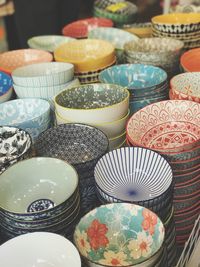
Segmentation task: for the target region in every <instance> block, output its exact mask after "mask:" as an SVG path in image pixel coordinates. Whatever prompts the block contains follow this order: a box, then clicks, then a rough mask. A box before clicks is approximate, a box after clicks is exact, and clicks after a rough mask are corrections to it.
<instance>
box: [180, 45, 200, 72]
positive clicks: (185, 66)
mask: <svg viewBox="0 0 200 267" xmlns="http://www.w3.org/2000/svg"><path fill="white" fill-rule="evenodd" d="M180 65H181V69H182V70H183V71H184V72H200V48H196V49H191V50H189V51H187V52H185V53H184V54H183V55H182V56H181V59H180Z"/></svg>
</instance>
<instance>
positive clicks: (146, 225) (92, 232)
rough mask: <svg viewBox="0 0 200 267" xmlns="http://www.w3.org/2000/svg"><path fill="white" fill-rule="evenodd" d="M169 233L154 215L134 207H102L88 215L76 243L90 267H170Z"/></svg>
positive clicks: (84, 219) (76, 233)
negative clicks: (166, 246) (165, 245)
mask: <svg viewBox="0 0 200 267" xmlns="http://www.w3.org/2000/svg"><path fill="white" fill-rule="evenodd" d="M164 236H165V230H164V226H163V223H162V222H161V220H160V219H159V218H158V216H157V215H156V214H155V213H153V212H152V211H150V210H148V209H146V208H144V207H141V206H138V205H134V204H128V203H115V204H107V205H102V206H100V207H98V208H96V209H94V210H92V211H90V212H89V213H88V214H87V215H85V216H84V217H83V218H82V219H81V220H80V222H79V223H78V225H77V226H76V228H75V233H74V241H75V245H76V247H77V248H78V250H79V252H80V254H81V256H82V259H83V260H84V262H85V263H86V264H87V266H105V267H108V266H136V267H137V266H138V267H139V266H145V267H158V266H162V267H166V263H165V260H164V259H163V256H164V253H163V242H164Z"/></svg>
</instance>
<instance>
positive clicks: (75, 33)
mask: <svg viewBox="0 0 200 267" xmlns="http://www.w3.org/2000/svg"><path fill="white" fill-rule="evenodd" d="M98 27H113V22H112V20H110V19H106V18H86V19H81V20H77V21H74V22H72V23H70V24H67V25H66V26H65V27H64V28H63V29H62V33H63V35H65V36H70V37H74V38H87V37H88V32H89V31H90V30H91V29H95V28H98ZM97 39H98V38H97Z"/></svg>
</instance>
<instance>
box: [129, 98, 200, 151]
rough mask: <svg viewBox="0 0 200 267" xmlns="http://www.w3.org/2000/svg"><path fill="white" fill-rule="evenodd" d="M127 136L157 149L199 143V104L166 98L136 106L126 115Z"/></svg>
mask: <svg viewBox="0 0 200 267" xmlns="http://www.w3.org/2000/svg"><path fill="white" fill-rule="evenodd" d="M126 132H127V139H128V141H129V143H131V144H132V145H135V146H141V147H145V148H149V149H152V150H156V151H159V152H164V153H168V152H182V151H185V150H189V149H192V148H194V147H196V146H198V145H199V144H200V104H199V103H195V102H193V101H186V100H167V101H161V102H158V103H154V104H151V105H148V106H146V107H144V108H143V109H141V110H139V111H138V112H136V113H135V114H133V116H132V117H131V118H130V119H129V121H128V123H127V127H126Z"/></svg>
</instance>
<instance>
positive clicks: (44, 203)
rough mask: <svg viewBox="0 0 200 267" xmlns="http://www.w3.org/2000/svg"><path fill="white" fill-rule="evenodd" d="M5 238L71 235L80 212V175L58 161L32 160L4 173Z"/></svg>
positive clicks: (0, 215) (1, 215) (0, 201)
mask: <svg viewBox="0 0 200 267" xmlns="http://www.w3.org/2000/svg"><path fill="white" fill-rule="evenodd" d="M0 207H1V212H0V228H1V232H2V233H1V235H2V236H3V239H4V240H6V239H9V238H12V237H15V236H18V235H21V234H25V233H30V232H39V231H45V232H55V233H59V234H62V235H66V236H68V235H70V234H71V232H72V229H73V227H74V225H73V223H74V222H75V221H76V220H77V218H78V215H79V210H80V197H79V190H78V175H77V172H76V171H75V169H74V168H73V167H72V166H71V165H69V164H68V163H67V162H64V161H62V160H59V159H53V158H31V159H27V160H24V161H21V162H18V163H16V164H14V165H12V166H11V167H10V168H8V169H7V170H6V171H5V172H4V173H2V174H1V179H0Z"/></svg>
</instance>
